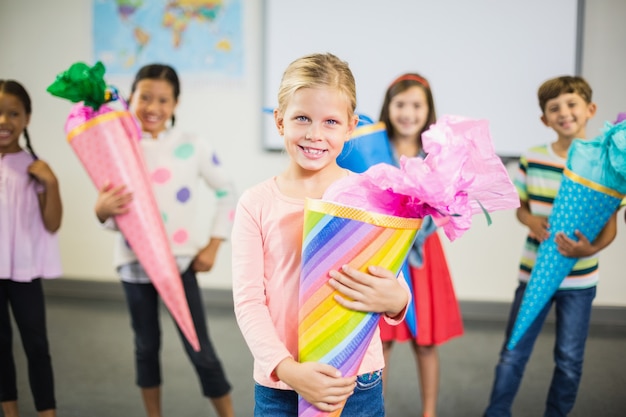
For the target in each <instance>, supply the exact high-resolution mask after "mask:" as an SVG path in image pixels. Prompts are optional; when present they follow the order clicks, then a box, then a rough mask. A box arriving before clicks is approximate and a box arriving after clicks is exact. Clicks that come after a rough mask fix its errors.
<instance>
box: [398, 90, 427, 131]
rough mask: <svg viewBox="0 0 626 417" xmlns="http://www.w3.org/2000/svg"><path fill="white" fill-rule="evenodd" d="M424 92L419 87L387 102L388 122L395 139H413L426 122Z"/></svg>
mask: <svg viewBox="0 0 626 417" xmlns="http://www.w3.org/2000/svg"><path fill="white" fill-rule="evenodd" d="M429 110H430V109H429V107H428V101H427V98H426V92H425V91H424V89H423V88H421V87H419V86H414V87H410V88H409V89H407V90H405V91H403V92H401V93H398V94H396V95H395V96H394V97H393V98H392V99H391V101H390V102H389V121H390V123H391V126H392V127H393V131H394V132H393V133H394V138H395V139H403V138H406V139H414V138H417V136H418V134H419V133H420V132H421V131H422V129H423V128H424V126H425V125H426V122H427V121H428V112H429Z"/></svg>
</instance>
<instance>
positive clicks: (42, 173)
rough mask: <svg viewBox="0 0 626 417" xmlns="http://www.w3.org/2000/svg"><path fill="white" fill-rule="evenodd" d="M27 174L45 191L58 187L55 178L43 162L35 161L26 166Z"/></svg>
mask: <svg viewBox="0 0 626 417" xmlns="http://www.w3.org/2000/svg"><path fill="white" fill-rule="evenodd" d="M28 173H29V174H30V175H32V176H33V177H34V178H35V179H36V180H37V181H39V182H40V183H41V184H42V185H43V186H44V187H45V188H46V189H48V188H50V187H55V186H57V185H58V182H57V177H56V176H55V175H54V172H52V169H51V168H50V167H49V166H48V164H46V163H45V162H44V161H42V160H40V159H37V160H36V161H34V162H33V163H32V164H30V165H29V166H28Z"/></svg>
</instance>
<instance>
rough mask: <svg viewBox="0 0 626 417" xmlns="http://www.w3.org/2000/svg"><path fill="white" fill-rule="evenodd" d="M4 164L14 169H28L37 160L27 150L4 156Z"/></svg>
mask: <svg viewBox="0 0 626 417" xmlns="http://www.w3.org/2000/svg"><path fill="white" fill-rule="evenodd" d="M2 159H3V162H4V163H6V164H7V165H9V166H13V167H27V166H29V165H30V164H32V163H33V161H35V158H34V157H33V156H32V155H31V154H30V153H28V152H26V151H25V150H21V151H19V152H15V153H7V154H4V155H2Z"/></svg>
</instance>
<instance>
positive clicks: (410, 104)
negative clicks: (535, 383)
mask: <svg viewBox="0 0 626 417" xmlns="http://www.w3.org/2000/svg"><path fill="white" fill-rule="evenodd" d="M380 120H381V121H383V122H385V126H386V128H387V137H388V138H389V141H390V143H391V148H392V151H393V155H394V159H395V160H396V161H398V160H399V159H400V157H401V156H406V157H416V156H419V157H422V158H424V157H425V156H426V154H425V152H424V149H423V147H422V133H424V132H425V131H426V130H428V128H429V127H430V126H431V125H432V124H433V123H435V121H436V115H435V103H434V98H433V93H432V89H431V88H430V84H429V83H428V81H427V80H426V79H425V78H424V77H422V76H421V75H419V74H415V73H407V74H403V75H401V76H399V77H398V78H396V79H395V80H394V81H393V82H392V83H391V85H390V86H389V88H387V91H386V93H385V99H384V101H383V106H382V109H381V112H380ZM436 228H437V227H436V226H435V223H434V222H433V221H432V218H431V217H426V218H425V219H424V222H423V223H422V228H421V229H420V231H419V232H418V235H417V238H416V240H415V243H414V245H413V248H412V249H411V252H410V254H409V258H408V263H409V271H410V274H409V275H410V277H409V278H410V279H411V283H412V288H413V302H414V305H415V309H416V315H417V337H414V336H413V334H412V333H411V331H410V330H409V327H408V326H407V324H406V322H403V323H402V324H400V325H398V326H390V325H389V324H388V323H386V322H385V321H384V320H381V321H380V335H381V338H382V341H383V352H384V354H385V362H386V363H389V360H390V358H391V351H392V348H393V344H394V342H396V341H397V342H406V341H410V342H411V347H412V348H413V353H414V356H415V359H416V361H417V365H418V366H417V368H418V375H419V381H420V388H421V398H422V414H423V415H424V416H425V417H426V416H427V417H435V416H436V412H437V397H438V394H439V355H438V352H437V345H439V344H442V343H444V342H446V341H447V340H449V339H451V338H453V337H456V336H460V335H462V334H463V320H462V318H461V312H460V308H459V304H458V302H457V299H456V295H455V293H454V287H453V285H452V279H451V277H450V271H449V270H448V263H447V261H446V257H445V254H444V252H443V247H442V245H441V241H440V239H439V236H438V234H437V231H436ZM388 378H389V371H388V368H385V370H384V371H383V380H384V385H386V384H387V381H388V380H389V379H388Z"/></svg>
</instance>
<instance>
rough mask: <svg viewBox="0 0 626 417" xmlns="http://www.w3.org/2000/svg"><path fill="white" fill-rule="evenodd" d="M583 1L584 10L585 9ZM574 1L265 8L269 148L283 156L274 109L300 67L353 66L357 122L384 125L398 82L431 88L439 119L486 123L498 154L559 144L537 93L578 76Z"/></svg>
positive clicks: (273, 4)
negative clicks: (388, 98)
mask: <svg viewBox="0 0 626 417" xmlns="http://www.w3.org/2000/svg"><path fill="white" fill-rule="evenodd" d="M579 1H583V0H579ZM578 3H579V2H578V1H576V0H548V1H546V0H524V1H519V0H518V1H510V0H438V1H434V0H430V1H427V0H385V1H380V0H265V21H264V26H265V28H264V30H265V32H264V36H265V39H264V46H265V51H264V57H263V58H264V63H263V70H264V74H263V107H264V109H265V110H266V111H265V112H264V116H263V126H264V127H263V129H264V132H263V145H264V147H265V148H266V149H269V150H279V149H282V148H283V141H282V138H281V137H280V136H279V135H278V133H277V132H276V128H275V126H274V121H273V117H272V115H271V114H270V113H269V109H273V108H274V107H276V105H277V103H278V100H277V98H276V96H277V93H278V86H279V84H280V79H281V77H282V73H283V71H284V70H285V68H286V67H287V65H289V63H290V62H292V61H293V60H294V59H296V58H298V57H300V56H303V55H306V54H309V53H314V52H331V53H333V54H335V55H337V56H338V57H339V58H341V59H343V60H345V61H347V62H348V63H349V65H350V68H351V69H352V72H353V74H354V76H355V79H356V85H357V112H359V113H362V114H365V115H367V116H369V117H371V118H372V119H377V118H378V116H379V114H380V107H381V105H382V101H383V97H384V93H385V90H386V89H387V87H388V84H389V83H390V82H391V81H392V80H393V79H395V78H396V77H397V76H398V75H400V74H402V73H405V72H418V73H420V74H422V75H423V76H425V77H426V78H427V79H428V80H429V81H430V84H431V87H432V89H433V94H434V98H435V108H436V111H437V115H438V116H439V117H440V116H441V115H443V114H456V115H462V116H467V117H471V118H476V119H487V120H488V121H489V125H490V131H491V135H492V138H493V142H494V145H495V148H496V152H497V153H498V154H500V155H502V156H516V155H519V154H520V153H522V152H523V151H525V150H526V149H528V148H529V147H530V146H533V145H535V144H540V143H545V142H547V141H550V140H553V139H555V137H554V134H553V133H552V131H551V130H550V129H548V128H546V127H545V126H544V125H543V124H542V123H541V121H540V119H539V117H540V116H541V110H540V108H539V105H538V100H537V89H538V87H539V85H540V84H541V83H542V82H543V81H545V80H547V79H548V78H552V77H555V76H559V75H573V74H575V72H576V63H577V59H578V57H577V51H578V47H579V45H578V42H577V39H578V36H579V27H578V26H579V25H578V6H579V4H578Z"/></svg>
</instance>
